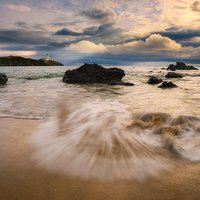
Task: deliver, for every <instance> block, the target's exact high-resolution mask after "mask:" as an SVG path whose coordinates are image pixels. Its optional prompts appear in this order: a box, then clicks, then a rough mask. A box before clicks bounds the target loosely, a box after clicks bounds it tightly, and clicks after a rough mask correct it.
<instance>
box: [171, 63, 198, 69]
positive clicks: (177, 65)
mask: <svg viewBox="0 0 200 200" xmlns="http://www.w3.org/2000/svg"><path fill="white" fill-rule="evenodd" d="M167 70H171V71H175V70H198V69H197V68H196V67H193V66H192V65H186V64H185V63H183V62H177V63H176V65H173V64H170V65H169V67H168V68H167Z"/></svg>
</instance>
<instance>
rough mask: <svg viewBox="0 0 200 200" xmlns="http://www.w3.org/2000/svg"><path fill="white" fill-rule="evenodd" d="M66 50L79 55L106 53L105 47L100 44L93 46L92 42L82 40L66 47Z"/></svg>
mask: <svg viewBox="0 0 200 200" xmlns="http://www.w3.org/2000/svg"><path fill="white" fill-rule="evenodd" d="M67 50H69V51H73V52H77V53H81V54H95V53H104V52H106V51H107V50H106V47H105V46H104V45H103V44H101V43H99V44H95V43H93V42H90V41H86V40H83V41H80V42H77V43H74V44H70V45H69V46H68V47H67Z"/></svg>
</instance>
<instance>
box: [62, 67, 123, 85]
mask: <svg viewBox="0 0 200 200" xmlns="http://www.w3.org/2000/svg"><path fill="white" fill-rule="evenodd" d="M124 76H125V73H124V71H123V70H122V69H118V68H109V69H106V68H104V67H102V66H101V65H97V64H84V65H82V66H81V67H79V68H77V69H74V70H67V71H66V72H65V74H64V76H63V82H65V83H79V84H84V83H106V84H111V83H115V85H116V84H117V83H120V85H122V82H121V79H122V78H123V77H124Z"/></svg>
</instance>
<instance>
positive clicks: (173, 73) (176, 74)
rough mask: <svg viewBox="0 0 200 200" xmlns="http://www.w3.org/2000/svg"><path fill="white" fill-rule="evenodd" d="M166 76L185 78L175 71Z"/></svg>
mask: <svg viewBox="0 0 200 200" xmlns="http://www.w3.org/2000/svg"><path fill="white" fill-rule="evenodd" d="M165 77H166V78H183V75H182V74H178V73H175V72H168V73H167V75H166V76H165Z"/></svg>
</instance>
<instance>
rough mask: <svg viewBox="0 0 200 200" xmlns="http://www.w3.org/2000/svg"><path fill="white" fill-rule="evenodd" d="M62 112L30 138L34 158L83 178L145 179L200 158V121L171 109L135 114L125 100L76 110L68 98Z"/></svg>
mask: <svg viewBox="0 0 200 200" xmlns="http://www.w3.org/2000/svg"><path fill="white" fill-rule="evenodd" d="M58 111H59V112H58V113H59V114H58V116H57V117H56V118H54V119H50V120H49V121H47V122H45V123H43V124H42V125H41V126H40V127H39V128H38V130H37V131H36V132H35V133H33V135H32V137H31V138H30V140H29V142H30V143H31V145H33V147H34V149H35V152H34V155H33V159H34V161H35V162H36V163H37V164H38V165H39V166H42V167H44V168H46V169H48V170H50V171H53V172H59V173H63V174H65V175H66V176H69V177H73V178H79V179H82V180H90V179H97V180H101V181H114V180H139V181H142V180H145V179H146V178H148V177H152V176H153V177H156V176H158V175H159V174H160V173H162V172H163V171H166V170H169V169H171V167H173V164H174V162H175V161H177V160H181V159H187V160H190V161H200V134H199V133H200V119H199V118H197V117H193V116H178V117H175V118H174V117H172V116H171V115H169V114H166V113H140V114H135V113H134V112H133V111H131V110H130V109H129V108H128V107H126V106H125V105H123V104H121V103H119V102H109V101H100V100H99V101H95V102H88V103H84V104H82V105H79V106H78V107H76V108H74V107H72V106H70V105H66V101H62V102H61V104H60V107H59V108H58Z"/></svg>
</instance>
